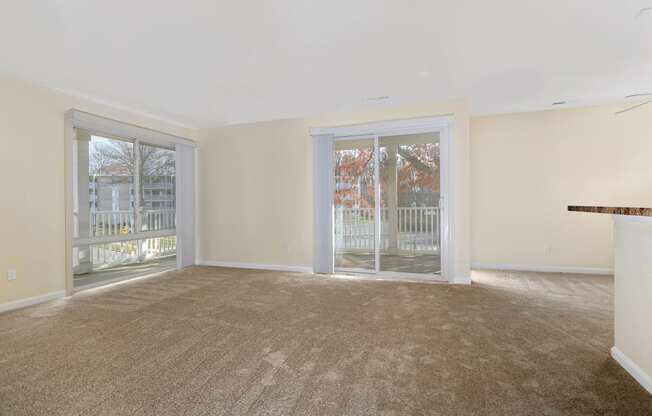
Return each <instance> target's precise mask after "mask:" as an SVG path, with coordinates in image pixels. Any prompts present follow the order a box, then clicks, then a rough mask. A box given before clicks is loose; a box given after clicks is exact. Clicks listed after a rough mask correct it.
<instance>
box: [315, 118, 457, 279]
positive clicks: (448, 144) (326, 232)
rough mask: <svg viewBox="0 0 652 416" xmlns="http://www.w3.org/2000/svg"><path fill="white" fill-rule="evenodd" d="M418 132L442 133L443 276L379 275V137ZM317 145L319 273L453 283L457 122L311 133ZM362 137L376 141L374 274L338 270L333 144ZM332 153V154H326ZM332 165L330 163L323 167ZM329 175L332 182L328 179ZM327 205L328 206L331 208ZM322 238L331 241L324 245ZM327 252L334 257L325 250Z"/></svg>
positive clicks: (410, 121)
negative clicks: (455, 125) (454, 124)
mask: <svg viewBox="0 0 652 416" xmlns="http://www.w3.org/2000/svg"><path fill="white" fill-rule="evenodd" d="M419 133H438V134H439V140H440V166H441V170H440V202H439V203H440V210H441V231H440V239H441V251H440V258H441V277H440V279H437V278H436V277H434V278H433V277H431V276H429V275H425V274H418V273H403V272H391V271H381V270H380V250H379V247H380V243H381V238H382V235H381V230H380V222H381V217H380V215H381V206H380V197H381V195H380V183H377V182H378V178H379V169H380V164H379V163H378V161H379V142H378V141H379V137H388V136H398V135H409V134H419ZM310 134H311V136H312V137H313V143H314V160H315V167H314V169H315V170H314V184H315V189H314V192H315V209H314V215H315V230H314V231H315V232H314V235H315V261H314V263H315V264H314V267H315V272H318V273H334V272H336V271H343V272H350V273H363V274H375V275H377V276H379V277H392V278H401V277H408V278H411V277H417V278H421V279H424V278H428V279H430V280H444V281H448V282H453V279H454V277H453V261H454V260H453V259H454V253H453V250H454V247H455V245H454V232H453V227H454V198H453V192H454V188H453V183H454V182H453V157H452V144H453V143H452V138H453V117H452V116H437V117H427V118H418V119H407V120H393V121H384V122H376V123H368V124H360V125H352V126H341V127H326V128H313V129H311V130H310ZM360 138H367V139H370V138H373V141H374V159H375V161H376V163H374V182H375V183H374V194H375V200H376V204H375V207H374V214H375V215H374V218H375V219H374V223H375V224H374V229H375V233H374V237H375V238H374V242H375V247H374V253H375V268H374V270H366V269H353V268H351V269H348V268H347V269H344V268H337V270H336V269H335V255H334V247H335V246H334V237H335V236H334V234H335V233H334V228H333V227H334V198H333V195H334V191H335V184H334V172H335V166H334V161H333V156H332V151H333V148H334V146H333V143H334V142H335V141H345V140H353V139H360ZM326 151H328V152H330V154H325V152H326ZM324 162H327V163H324ZM325 175H327V176H328V178H324V176H325ZM327 204H328V205H327ZM323 215H330V218H328V219H327V220H323V219H321V218H318V216H323ZM321 239H327V241H328V243H327V244H324V242H323V241H319V240H321ZM326 249H328V250H329V252H326V251H325V250H326Z"/></svg>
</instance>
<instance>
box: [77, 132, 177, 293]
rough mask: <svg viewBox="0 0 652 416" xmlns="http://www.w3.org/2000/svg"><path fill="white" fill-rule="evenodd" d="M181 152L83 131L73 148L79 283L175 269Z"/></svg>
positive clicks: (100, 281) (95, 282)
mask: <svg viewBox="0 0 652 416" xmlns="http://www.w3.org/2000/svg"><path fill="white" fill-rule="evenodd" d="M175 176H176V164H175V151H174V149H171V148H164V147H159V146H154V145H151V144H148V143H143V142H140V141H139V140H128V139H124V138H120V137H112V136H108V135H104V134H98V133H94V132H91V131H86V130H81V129H77V132H76V139H75V140H74V141H73V187H72V188H73V211H74V212H73V250H72V255H73V259H72V265H73V275H74V280H73V284H74V286H75V287H81V286H90V285H95V284H99V283H103V282H106V281H109V280H116V279H120V278H125V277H130V276H134V275H137V274H144V273H149V272H154V271H159V270H164V269H167V268H172V267H174V266H175V256H176V222H175V204H176V202H175V200H176V189H175Z"/></svg>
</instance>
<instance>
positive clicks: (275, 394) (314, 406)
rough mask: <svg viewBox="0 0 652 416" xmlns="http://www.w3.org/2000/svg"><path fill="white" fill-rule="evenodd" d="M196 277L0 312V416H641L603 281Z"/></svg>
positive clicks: (503, 276)
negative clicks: (615, 352)
mask: <svg viewBox="0 0 652 416" xmlns="http://www.w3.org/2000/svg"><path fill="white" fill-rule="evenodd" d="M473 279H474V281H475V284H473V285H472V286H450V285H446V284H427V283H405V282H382V281H369V280H355V279H337V278H324V277H315V276H311V275H302V274H290V273H280V272H266V271H254V270H234V269H222V268H209V267H196V268H192V269H188V270H184V271H179V272H169V273H167V274H165V275H163V276H160V277H156V278H151V279H143V280H139V281H135V282H130V283H126V284H121V285H119V286H114V287H112V288H107V289H101V290H93V291H89V292H84V293H80V294H78V295H76V296H74V297H73V298H71V299H64V300H59V301H54V302H50V303H46V304H43V305H40V306H36V307H31V308H27V309H23V310H18V311H13V312H9V313H4V314H0V415H2V416H19V415H30V416H35V415H49V416H50V415H94V416H96V415H222V414H232V415H258V414H268V415H321V414H324V415H375V414H382V415H483V416H484V415H501V416H503V415H650V414H652V396H650V395H649V394H648V393H647V392H645V391H644V390H643V389H642V388H641V387H640V386H639V385H638V384H637V383H636V382H635V381H634V380H633V379H632V378H631V377H630V376H629V375H628V374H627V373H625V371H624V370H622V369H621V368H620V367H619V366H618V364H616V363H615V362H614V361H613V360H612V359H611V358H610V357H609V348H610V347H611V345H612V342H613V335H612V330H613V328H612V325H613V324H612V318H613V307H612V291H613V280H612V278H610V277H600V276H571V275H558V274H551V275H544V274H531V273H530V274H528V273H504V272H487V271H480V272H475V273H474V275H473Z"/></svg>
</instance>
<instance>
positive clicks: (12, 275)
mask: <svg viewBox="0 0 652 416" xmlns="http://www.w3.org/2000/svg"><path fill="white" fill-rule="evenodd" d="M7 280H16V269H9V270H7Z"/></svg>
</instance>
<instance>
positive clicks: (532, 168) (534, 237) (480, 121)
mask: <svg viewBox="0 0 652 416" xmlns="http://www.w3.org/2000/svg"><path fill="white" fill-rule="evenodd" d="M623 107H624V106H623V105H615V106H598V107H587V108H578V109H567V110H555V111H540V112H532V113H522V114H510V115H499V116H489V117H475V118H472V119H471V195H472V205H471V224H472V227H471V236H472V238H471V241H472V245H471V252H472V262H473V263H483V264H491V265H524V266H530V267H533V266H534V267H537V266H545V267H553V268H554V267H565V268H567V267H571V268H572V267H579V268H583V267H586V268H598V269H612V268H613V237H612V220H611V217H610V216H608V215H597V214H581V213H569V212H567V211H566V206H567V205H569V204H584V205H594V204H597V205H618V206H622V205H626V206H646V207H649V206H651V204H652V163H651V160H652V122H651V120H652V106H648V107H643V108H640V109H638V110H635V111H631V112H628V113H624V114H622V115H619V116H615V115H614V111H616V110H619V109H622V108H623Z"/></svg>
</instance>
